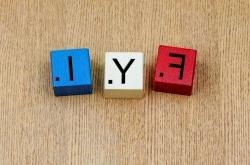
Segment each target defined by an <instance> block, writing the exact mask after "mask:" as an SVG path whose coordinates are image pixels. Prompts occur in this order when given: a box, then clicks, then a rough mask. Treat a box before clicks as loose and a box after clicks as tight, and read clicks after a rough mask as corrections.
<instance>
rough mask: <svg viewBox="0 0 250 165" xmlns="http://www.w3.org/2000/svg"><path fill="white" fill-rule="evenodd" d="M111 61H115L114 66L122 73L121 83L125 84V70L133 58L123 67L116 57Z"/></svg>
mask: <svg viewBox="0 0 250 165" xmlns="http://www.w3.org/2000/svg"><path fill="white" fill-rule="evenodd" d="M113 61H114V62H115V64H116V66H117V67H118V69H119V70H120V72H121V73H122V84H125V82H126V81H125V75H126V72H127V71H128V69H129V67H130V66H131V65H132V64H133V62H134V61H135V59H131V60H130V61H129V63H128V64H127V66H126V67H125V68H124V69H123V68H122V66H121V65H120V63H119V61H118V60H117V59H116V58H114V59H113Z"/></svg>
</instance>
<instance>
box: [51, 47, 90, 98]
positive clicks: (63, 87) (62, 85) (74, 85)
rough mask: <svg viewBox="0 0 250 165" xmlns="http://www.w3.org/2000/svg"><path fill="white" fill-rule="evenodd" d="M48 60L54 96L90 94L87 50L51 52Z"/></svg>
mask: <svg viewBox="0 0 250 165" xmlns="http://www.w3.org/2000/svg"><path fill="white" fill-rule="evenodd" d="M50 58H51V72H52V86H53V89H54V93H55V95H56V96H68V95H83V94H91V93H92V78H91V64H90V57H89V49H70V50H53V51H51V52H50Z"/></svg>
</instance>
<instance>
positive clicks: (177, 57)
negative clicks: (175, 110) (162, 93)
mask: <svg viewBox="0 0 250 165" xmlns="http://www.w3.org/2000/svg"><path fill="white" fill-rule="evenodd" d="M196 52H197V51H196V50H192V49H185V48H177V47H170V46H160V47H159V50H158V57H157V62H156V66H155V76H154V80H155V81H156V82H164V83H169V84H180V85H186V86H192V84H193V78H194V70H195V65H196ZM182 65H183V66H182Z"/></svg>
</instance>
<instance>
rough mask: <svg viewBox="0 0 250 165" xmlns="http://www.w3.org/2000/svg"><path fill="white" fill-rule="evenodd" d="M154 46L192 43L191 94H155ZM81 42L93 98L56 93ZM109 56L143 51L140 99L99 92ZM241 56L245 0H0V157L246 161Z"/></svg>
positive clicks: (53, 162)
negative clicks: (59, 62) (57, 67)
mask: <svg viewBox="0 0 250 165" xmlns="http://www.w3.org/2000/svg"><path fill="white" fill-rule="evenodd" d="M160 44H163V45H170V46H178V47H186V48H193V49H197V51H198V59H197V62H198V64H197V69H196V75H195V81H194V94H193V95H192V96H191V97H187V96H179V95H173V94H165V93H157V92H154V91H153V90H152V73H153V68H154V64H155V60H156V54H157V49H158V46H159V45H160ZM82 47H83V48H84V47H87V48H90V52H91V59H92V70H93V73H92V74H93V80H94V90H95V92H94V94H93V95H88V96H70V97H54V95H53V91H52V88H51V85H50V83H51V79H50V56H49V52H50V50H52V49H64V48H82ZM106 51H143V52H144V53H145V97H144V98H143V99H141V100H125V99H104V98H103V96H102V88H103V67H104V65H103V60H104V59H103V58H104V53H105V52H106ZM249 51H250V1H249V0H0V106H1V109H0V164H1V165H33V164H34V165H36V164H41V165H64V164H65V165H92V164H94V165H95V164H105V165H111V164H117V165H123V164H128V165H133V164H135V165H140V164H143V165H153V164H164V165H165V164H169V165H174V164H176V165H178V164H181V165H189V164H190V165H193V164H195V165H210V164H218V165H221V164H225V165H247V164H250V133H249V132H250V121H249V120H250V103H249V102H250V99H249V97H250V55H249Z"/></svg>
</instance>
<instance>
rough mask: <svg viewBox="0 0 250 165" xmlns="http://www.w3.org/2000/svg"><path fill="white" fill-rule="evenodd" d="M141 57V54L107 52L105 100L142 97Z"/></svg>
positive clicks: (142, 63) (142, 58)
mask: <svg viewBox="0 0 250 165" xmlns="http://www.w3.org/2000/svg"><path fill="white" fill-rule="evenodd" d="M143 56H144V55H143V53H141V52H107V53H106V54H105V71H104V97H105V98H142V97H143V95H144V90H143V83H144V82H143V65H144V57H143Z"/></svg>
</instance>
